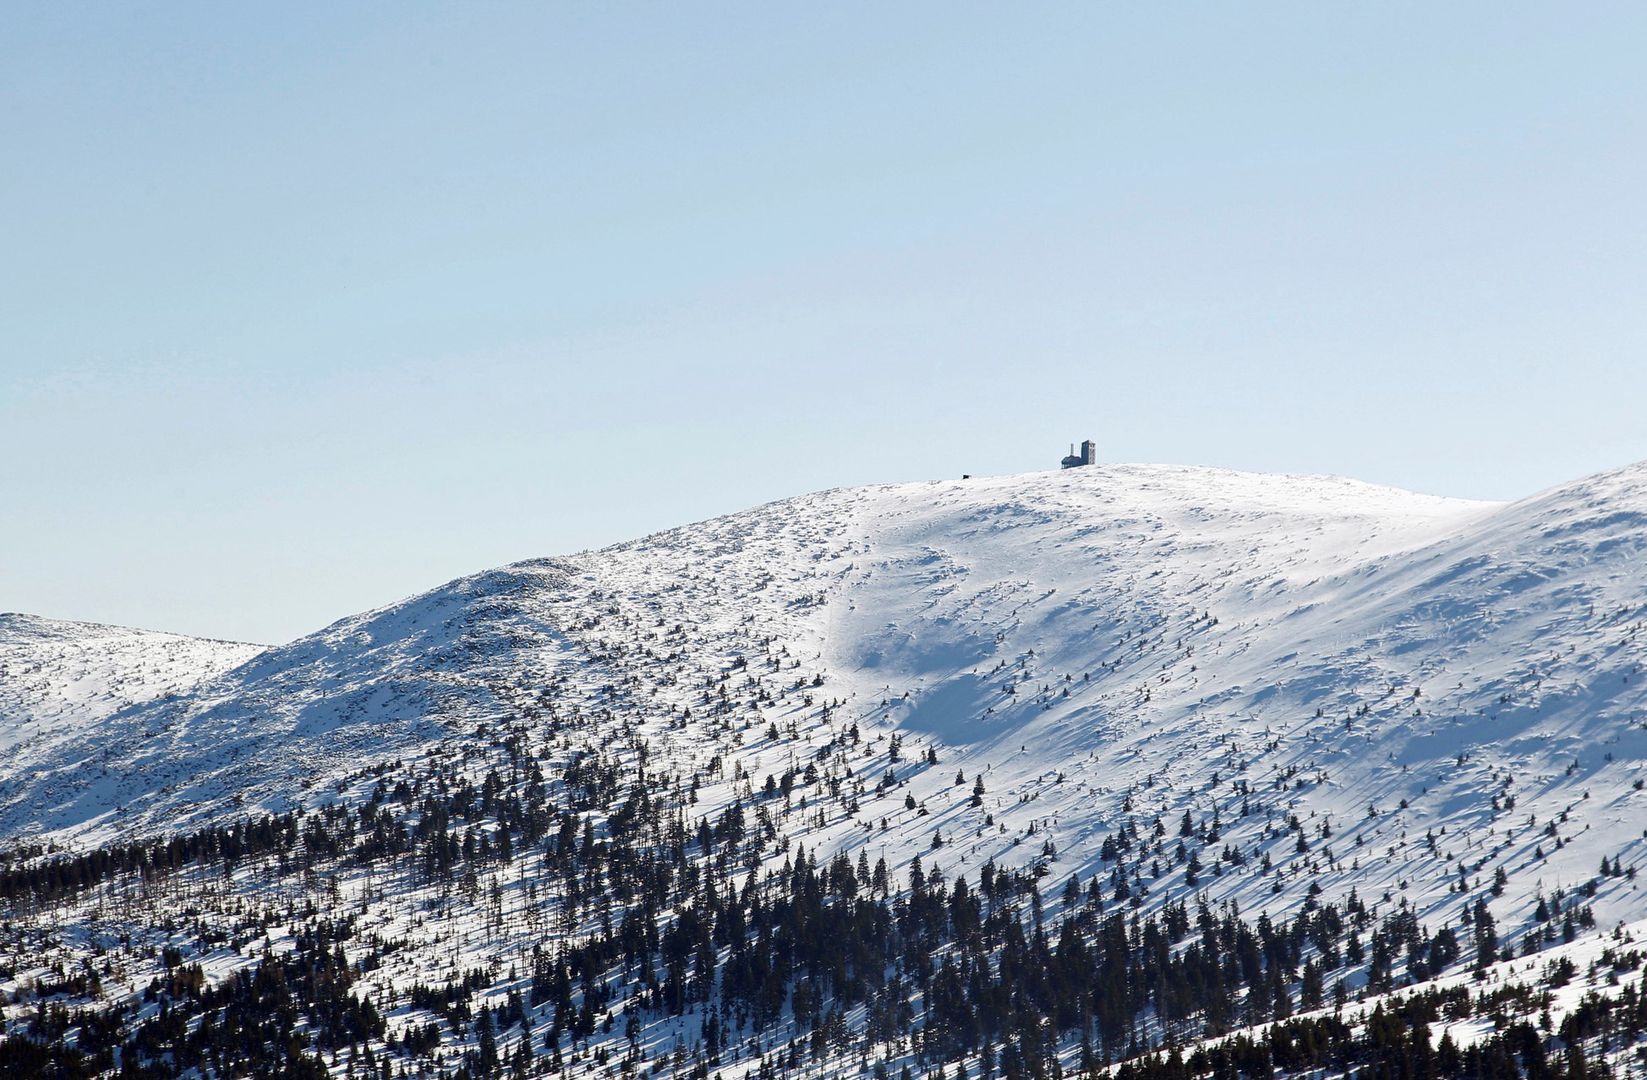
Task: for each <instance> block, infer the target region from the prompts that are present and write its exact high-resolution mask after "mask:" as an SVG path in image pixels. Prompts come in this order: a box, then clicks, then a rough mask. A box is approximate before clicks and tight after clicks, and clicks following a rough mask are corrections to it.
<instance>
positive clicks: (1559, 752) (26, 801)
mask: <svg viewBox="0 0 1647 1080" xmlns="http://www.w3.org/2000/svg"><path fill="white" fill-rule="evenodd" d="M1644 626H1647V463H1643V464H1638V465H1634V466H1629V467H1626V468H1623V469H1618V470H1615V471H1612V472H1608V473H1604V474H1600V475H1597V476H1593V477H1589V478H1586V479H1584V480H1581V481H1578V482H1576V483H1573V484H1569V485H1564V486H1562V487H1559V488H1555V489H1552V490H1550V491H1546V492H1542V493H1540V494H1538V495H1535V496H1533V497H1531V498H1528V499H1524V500H1521V501H1519V502H1515V503H1510V504H1497V503H1481V502H1471V501H1463V500H1456V499H1444V498H1436V497H1431V496H1424V495H1415V494H1411V493H1407V492H1403V491H1397V490H1393V489H1389V488H1383V487H1375V486H1371V485H1367V484H1362V483H1357V482H1353V481H1348V480H1342V479H1336V478H1323V477H1296V476H1267V475H1256V474H1247V473H1235V472H1228V471H1222V470H1216V469H1207V468H1190V467H1175V466H1142V465H1118V466H1096V467H1083V468H1076V469H1070V470H1067V471H1061V472H1056V473H1038V474H1030V475H1024V476H1012V477H999V478H974V479H966V480H960V481H938V482H929V483H916V484H900V485H889V486H881V487H871V488H858V489H850V490H837V491H828V492H822V493H818V494H814V495H807V496H802V497H799V498H795V499H789V500H785V501H782V502H777V503H772V504H769V505H766V506H762V507H758V508H755V509H753V510H750V511H747V512H744V513H741V514H736V515H732V516H729V517H724V518H718V519H715V520H712V521H707V522H702V523H698V524H694V525H690V526H685V527H682V528H679V529H674V530H671V531H668V532H665V533H660V534H657V535H654V536H650V537H646V538H644V539H641V540H637V541H634V542H632V543H627V544H621V545H618V546H615V547H612V548H608V549H604V550H601V551H595V552H586V553H582V554H577V555H570V556H565V557H560V558H554V559H545V560H539V561H531V562H526V563H520V564H516V565H513V566H509V567H504V568H501V569H498V570H492V571H487V572H484V573H481V574H477V575H475V576H473V577H468V578H463V579H460V580H458V581H455V582H451V583H449V584H447V585H444V586H441V587H440V588H437V589H435V590H433V591H431V592H429V593H426V594H424V595H422V596H418V597H414V598H412V599H410V600H407V601H404V602H402V603H399V604H395V605H391V606H389V607H386V608H383V609H380V610H377V611H373V612H368V613H366V614H363V615H359V616H354V617H351V618H347V619H344V620H342V621H340V622H338V623H335V624H333V625H332V626H330V627H327V628H326V629H324V630H322V631H320V632H318V633H316V634H313V635H311V636H309V637H306V638H303V639H300V640H298V641H295V642H293V643H291V644H289V645H285V646H280V647H276V648H269V649H260V648H258V647H255V646H246V645H237V644H230V643H222V642H201V641H195V640H192V639H186V638H177V637H173V636H170V635H160V634H146V633H139V632H134V631H116V630H110V629H108V628H101V627H91V626H85V625H82V624H64V623H49V622H46V621H44V620H37V619H32V618H29V617H25V616H5V617H3V619H0V748H3V749H4V751H5V752H4V754H0V836H4V837H9V838H10V840H11V841H12V842H14V843H24V842H27V843H28V844H31V845H32V844H41V843H44V844H47V845H49V846H51V847H53V848H56V849H63V850H76V851H85V850H89V849H91V848H92V847H94V846H96V845H98V844H104V843H110V842H115V841H126V840H130V839H133V838H138V837H150V836H158V835H163V834H174V833H180V832H182V831H185V830H193V829H199V828H203V827H206V826H208V825H213V824H223V823H227V822H233V821H237V820H242V819H246V818H248V817H249V816H252V815H257V814H261V813H265V812H276V813H281V812H286V811H288V810H291V809H294V808H308V809H311V810H312V809H317V808H322V807H325V806H328V805H335V806H358V805H360V804H361V803H362V802H365V801H368V800H374V799H376V798H379V797H381V796H380V795H379V796H373V795H372V794H371V793H372V792H373V791H374V790H377V791H379V792H380V793H381V790H382V788H383V786H384V784H385V783H386V782H393V780H394V779H395V778H396V777H417V776H419V775H425V776H427V775H430V774H431V771H432V770H436V769H445V768H456V769H457V770H458V771H459V772H463V771H464V768H465V766H464V765H463V764H460V763H468V762H470V761H471V760H473V766H472V769H471V770H470V771H472V772H473V774H474V775H473V779H474V782H475V783H476V784H477V785H478V784H479V783H480V780H481V777H482V776H483V775H484V774H485V772H486V770H488V769H493V770H495V769H496V768H498V764H497V763H498V761H499V760H500V759H499V758H498V754H499V753H501V751H500V750H499V747H501V746H503V745H504V744H505V742H506V741H507V734H508V733H510V732H515V733H517V734H520V735H521V736H522V737H523V738H529V739H541V740H542V751H541V753H540V758H541V761H542V763H543V765H544V766H545V767H547V768H548V769H549V770H550V779H551V780H552V779H553V774H554V770H555V769H556V768H563V767H566V766H567V765H568V764H569V763H572V762H575V761H577V760H579V755H580V754H582V753H586V752H605V753H612V754H616V755H618V757H619V758H621V759H622V760H623V761H624V762H626V763H627V764H626V765H625V766H624V767H625V768H639V767H641V766H642V765H643V764H644V768H645V770H646V772H647V773H649V774H651V775H656V776H661V777H664V778H671V779H672V781H673V783H674V784H675V785H676V786H677V787H678V786H679V785H682V784H684V782H685V780H686V779H687V778H690V780H691V803H690V805H691V806H692V807H693V808H694V809H693V813H694V814H696V815H713V814H714V813H715V812H717V811H718V810H719V809H721V808H725V807H729V806H732V805H734V804H740V805H741V804H742V803H745V802H748V801H750V800H756V801H758V800H760V799H761V798H763V797H765V798H771V797H773V796H772V795H771V791H772V787H771V785H770V784H768V783H767V780H768V778H773V783H777V782H778V781H780V780H781V781H782V788H783V791H782V805H783V807H784V810H783V813H782V814H781V815H779V817H780V818H781V827H779V825H777V824H775V825H774V826H773V829H772V834H771V835H772V837H773V838H774V839H775V840H777V841H778V842H776V843H773V844H771V845H769V849H768V852H767V859H768V865H769V867H770V868H776V867H777V866H778V865H779V864H780V863H784V862H786V861H787V859H788V858H790V857H791V853H792V851H793V850H794V847H795V845H800V846H801V847H803V848H804V849H805V850H806V851H808V852H809V853H812V854H814V855H816V856H817V857H818V858H820V859H823V860H827V859H828V858H830V857H831V856H833V855H834V854H836V853H838V852H844V853H845V854H846V855H847V856H848V857H849V858H851V859H856V858H858V857H859V855H860V854H867V855H868V856H869V857H870V858H871V859H877V858H880V859H885V860H886V862H887V863H888V864H889V865H890V866H891V867H892V868H893V869H894V870H896V871H899V872H900V873H901V872H902V869H901V868H907V867H908V866H909V865H911V864H912V861H913V860H914V859H915V858H916V857H917V856H920V857H922V858H924V859H926V860H927V861H928V863H929V864H931V863H934V862H935V863H940V864H941V865H942V868H943V871H944V872H946V873H947V874H949V875H951V876H952V877H954V876H961V875H968V876H970V875H974V874H976V873H977V872H978V871H979V870H980V868H982V867H984V866H985V865H986V864H990V865H992V866H994V867H1017V868H1023V869H1025V870H1027V871H1029V872H1031V873H1032V874H1039V875H1046V876H1051V877H1052V879H1053V880H1054V881H1060V882H1061V881H1063V880H1064V879H1066V878H1068V877H1070V876H1072V875H1073V876H1075V877H1076V878H1078V879H1081V880H1085V879H1087V878H1090V877H1092V876H1093V875H1094V874H1101V873H1105V872H1107V868H1108V866H1109V864H1110V862H1111V860H1112V859H1113V858H1114V854H1113V845H1114V843H1115V841H1116V838H1117V837H1118V836H1120V837H1121V839H1122V840H1123V841H1124V840H1125V833H1126V830H1127V829H1128V828H1129V827H1131V828H1133V829H1134V830H1135V831H1136V829H1137V827H1138V824H1139V823H1145V825H1146V829H1147V827H1148V826H1149V824H1150V823H1164V825H1165V826H1166V830H1167V831H1166V836H1165V838H1164V840H1162V841H1160V842H1158V843H1157V845H1156V846H1157V848H1158V852H1159V853H1158V854H1156V855H1155V856H1154V858H1153V864H1154V865H1153V874H1151V873H1149V870H1150V869H1151V867H1150V863H1149V861H1148V860H1146V861H1143V862H1141V863H1140V865H1139V866H1138V867H1136V868H1135V873H1137V875H1138V880H1139V881H1140V882H1143V883H1144V884H1145V887H1146V888H1145V891H1146V892H1147V893H1148V894H1149V895H1150V896H1151V897H1152V899H1151V901H1150V904H1152V905H1153V904H1155V903H1156V902H1158V901H1164V900H1166V899H1170V898H1172V897H1175V896H1176V897H1187V896H1200V897H1203V898H1205V899H1206V900H1207V902H1209V903H1212V904H1218V903H1220V902H1222V901H1226V900H1233V901H1235V902H1236V903H1237V904H1238V906H1239V910H1241V911H1244V912H1248V913H1254V914H1256V913H1258V912H1271V913H1274V914H1275V915H1276V916H1277V917H1281V916H1285V915H1286V914H1287V913H1289V912H1295V911H1297V910H1298V909H1299V906H1300V905H1301V904H1302V903H1304V901H1305V899H1306V896H1308V897H1310V898H1313V897H1316V896H1320V897H1323V898H1324V899H1326V900H1335V899H1343V898H1345V897H1347V896H1349V895H1350V894H1351V893H1352V890H1353V892H1354V893H1355V894H1356V895H1358V896H1359V897H1360V898H1362V899H1363V900H1365V901H1366V902H1367V904H1368V905H1369V906H1370V908H1371V909H1372V913H1373V915H1374V916H1378V915H1380V914H1383V913H1388V912H1390V911H1393V910H1396V909H1397V908H1400V907H1403V906H1405V907H1406V908H1408V909H1410V910H1412V911H1413V912H1414V913H1416V915H1417V916H1418V918H1420V919H1422V920H1427V921H1429V922H1431V923H1434V924H1435V925H1443V924H1448V923H1451V922H1452V921H1453V920H1456V919H1459V918H1460V917H1463V916H1464V913H1465V911H1466V908H1467V906H1468V905H1469V904H1470V903H1472V902H1473V901H1474V900H1475V899H1476V898H1477V897H1479V896H1480V895H1481V894H1482V891H1483V890H1490V892H1491V895H1492V896H1493V900H1492V909H1493V914H1494V916H1495V917H1496V918H1497V919H1498V925H1499V928H1500V930H1501V931H1504V932H1506V933H1507V934H1509V933H1513V934H1516V935H1519V934H1520V933H1521V932H1523V931H1524V930H1526V929H1528V928H1530V927H1534V926H1535V917H1534V912H1535V908H1537V907H1539V906H1540V904H1541V901H1543V900H1545V899H1547V898H1549V897H1551V896H1552V895H1566V894H1571V893H1572V892H1573V891H1574V890H1577V889H1580V888H1583V889H1585V897H1586V903H1587V904H1588V906H1589V909H1590V911H1591V912H1593V915H1594V917H1595V919H1596V921H1597V922H1598V923H1599V924H1600V925H1601V926H1604V927H1611V926H1613V925H1614V924H1616V923H1618V922H1620V921H1622V920H1634V919H1641V918H1643V917H1647V895H1644V894H1643V892H1642V891H1641V890H1640V888H1639V887H1638V885H1637V883H1636V880H1635V875H1634V870H1635V869H1636V868H1637V867H1638V866H1640V865H1641V864H1642V863H1643V861H1644V860H1647V791H1643V790H1642V781H1643V778H1644V777H1647V673H1644V671H1643V661H1644V660H1647V634H1644V633H1643V627H1644ZM642 744H644V751H641V752H640V755H639V757H636V756H634V754H629V756H624V754H625V751H622V750H621V749H620V748H623V747H637V746H640V745H642ZM509 753H510V755H511V758H510V760H511V761H514V760H515V759H514V757H513V755H515V754H516V750H515V749H511V750H510V751H509ZM516 766H517V767H518V761H516ZM763 789H764V791H765V795H764V796H763ZM791 789H793V795H794V796H795V797H798V798H800V799H801V802H800V804H799V805H798V806H796V805H792V803H791ZM809 799H810V801H808V800H809ZM1209 825H1210V826H1211V836H1212V840H1211V841H1210V842H1209V841H1208V840H1207V833H1208V826H1209ZM1156 831H1157V833H1158V834H1159V832H1160V826H1159V825H1157V826H1156ZM1181 831H1182V836H1184V837H1186V838H1188V837H1191V836H1192V835H1193V836H1194V837H1195V839H1196V841H1197V842H1198V845H1197V854H1198V857H1197V858H1195V859H1194V860H1191V861H1189V862H1186V860H1185V857H1184V851H1185V849H1184V847H1183V845H1182V844H1181V843H1178V841H1179V839H1180V835H1181ZM1106 844H1108V845H1110V850H1108V851H1106ZM1174 844H1177V846H1178V854H1177V856H1176V857H1174V856H1173V854H1172V847H1173V845H1174ZM1604 860H1605V863H1606V865H1607V866H1608V867H1609V868H1610V870H1609V872H1608V873H1606V874H1602V875H1600V877H1599V878H1598V867H1601V866H1602V865H1603V863H1604ZM1260 865H1261V866H1262V867H1263V869H1262V871H1261V872H1260V871H1259V870H1257V867H1259V866H1260ZM1197 867H1199V870H1197ZM515 885H516V886H517V887H518V888H520V889H522V890H524V889H525V888H526V885H525V883H523V882H521V881H519V880H516V881H515ZM369 889H370V886H368V894H369ZM510 895H511V897H512V896H513V894H512V893H511V894H510ZM518 902H519V904H520V905H521V906H523V907H524V906H525V905H526V904H527V903H528V901H527V900H525V899H524V892H523V893H522V897H521V898H520V899H519V901H518ZM499 903H500V904H501V905H503V906H509V905H510V904H514V903H516V901H515V900H514V899H501V900H499ZM383 917H384V919H385V920H391V918H392V917H391V916H390V915H388V914H385V915H384V916H383ZM395 927H399V928H400V929H401V930H404V925H403V924H402V923H394V922H391V921H385V922H384V923H383V924H382V926H380V927H379V929H380V930H381V931H382V932H384V933H388V932H389V931H390V930H391V929H392V928H395ZM523 933H524V931H523ZM523 940H524V939H521V940H516V941H513V942H512V943H511V942H507V941H506V942H495V941H494V942H489V943H488V944H487V945H486V946H485V949H492V950H494V951H493V952H492V953H487V954H486V955H488V956H491V957H492V958H493V959H494V961H499V962H501V960H502V959H503V958H504V957H506V956H508V955H511V954H510V953H509V950H510V949H511V948H516V949H518V948H523V947H524V945H523V944H522V941H523ZM470 944H471V946H472V947H473V948H474V949H475V950H476V955H475V959H477V960H478V959H479V957H480V954H481V952H483V951H484V949H483V948H482V947H481V946H479V945H475V944H473V943H470ZM432 947H433V946H429V947H428V948H432ZM404 955H406V956H407V957H408V958H409V959H408V960H407V964H408V965H409V967H408V969H407V970H408V971H422V970H424V969H426V968H428V967H429V966H430V965H431V964H433V963H434V962H435V961H434V959H433V954H431V953H428V952H427V950H426V951H425V953H423V954H420V953H419V952H418V950H417V949H412V950H410V951H409V952H408V953H407V954H404ZM394 977H395V978H398V979H402V980H404V979H405V978H409V977H410V976H409V975H408V974H407V972H406V971H402V972H401V973H399V974H398V975H396V976H394ZM385 978H386V979H388V976H385ZM385 985H390V982H386V983H385Z"/></svg>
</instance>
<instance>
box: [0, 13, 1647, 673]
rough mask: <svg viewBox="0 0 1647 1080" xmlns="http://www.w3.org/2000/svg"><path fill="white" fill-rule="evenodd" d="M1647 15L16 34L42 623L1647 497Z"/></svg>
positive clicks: (17, 326)
mask: <svg viewBox="0 0 1647 1080" xmlns="http://www.w3.org/2000/svg"><path fill="white" fill-rule="evenodd" d="M1644 49H1647V6H1643V5H1641V4H1636V3H1629V4H1617V5H1605V4H1584V3H1574V4H1560V5H1556V4H1538V5H1530V4H1529V5H1524V4H1516V3H1502V2H1495V3H1481V4H1472V3H1453V4H1430V3H1424V4H1401V3H1383V4H1376V5H1373V4H1368V5H1344V4H1320V3H1315V2H1311V3H1302V4H1279V3H1277V4H1263V3H1260V4H1241V5H1234V4H1216V5H1215V4H1197V3H1191V4H1184V5H1171V6H1169V7H1163V6H1161V5H1145V4H1133V5H1110V4H1099V3H1078V4H1067V5H1065V4H1026V5H1016V4H1014V5H1002V4H974V3H943V4H938V3H897V4H887V3H873V4H850V3H842V4H815V5H800V4H770V3H759V4H756V3H748V4H742V3H710V4H661V3H657V4H637V3H623V2H619V3H610V4H580V3H565V4H541V3H530V4H518V5H517V4H501V3H500V4H492V3H487V4H461V5H460V4H452V5H427V6H425V5H416V4H409V3H393V4H382V5H374V4H367V3H358V4H347V5H341V4H318V3H296V2H294V3H285V4H269V5H261V6H247V5H222V4H216V3H201V4H191V3H184V2H170V3H166V4H152V3H144V4H122V3H116V2H110V3H103V4H96V5H44V4H40V5H23V4H15V5H11V6H9V7H8V8H7V10H6V11H5V12H4V14H3V15H0V610H14V611H28V612H32V613H36V614H41V615H47V616H51V617H57V618H73V619H88V620H96V621H105V622H115V623H120V624H125V625H138V626H144V627H150V628H155V629H166V630H173V631H179V632H185V633H194V634H201V635H206V636H213V637H226V638H235V639H241V640H252V641H263V642H280V641H285V640H289V639H291V638H293V637H296V636H298V635H300V634H303V633H307V632H309V631H312V630H315V629H318V628H319V627H321V626H323V625H325V624H327V623H329V622H331V621H332V620H334V619H336V618H340V617H342V616H344V615H347V614H350V613H352V612H355V611H359V610H363V609H366V608H371V607H375V606H379V605H382V604H386V603H390V602H393V601H395V600H398V599H400V598H401V597H404V596H407V595H410V594H413V593H416V592H420V591H422V590H424V589H427V588H430V587H433V586H434V585H437V584H439V583H440V582H442V581H444V580H447V579H450V578H452V577H455V576H458V575H460V574H464V573H469V572H473V571H476V570H479V569H483V568H485V567H489V566H494V565H499V564H502V563H505V562H509V561H512V560H516V559H522V558H528V557H534V556H541V555H552V554H561V553H567V552H572V551H577V550H580V549H584V548H589V547H595V546H600V545H604V544H607V543H611V542H616V541H619V540H623V539H628V538H632V537H635V536H639V535H643V534H645V533H648V532H651V531H655V530H657V529H661V528H667V527H671V526H674V525H678V524H682V523H685V522H688V521H693V520H699V519H702V518H706V517H710V516H713V515H716V514H719V513H724V512H730V511H734V510H738V509H742V508H745V507H747V506H750V505H754V504H757V503H761V502H765V501H768V500H771V499H777V498H782V497H785V496H788V495H793V494H799V493H802V492H806V491H811V490H817V489H820V488H828V487H835V486H840V485H852V484H864V483H876V482H883V481H902V480H917V479H924V478H932V477H953V476H958V475H960V474H961V473H990V474H997V473H1015V472H1027V471H1031V470H1038V469H1045V468H1051V467H1054V466H1055V465H1056V464H1057V461H1058V459H1059V458H1060V457H1062V455H1063V454H1064V453H1065V452H1066V450H1067V448H1068V444H1069V442H1071V441H1072V440H1078V439H1082V438H1088V437H1090V438H1093V439H1095V440H1096V441H1097V443H1098V447H1099V456H1100V459H1101V460H1106V461H1126V462H1177V463H1193V464H1206V465H1216V466H1225V467H1230V468H1241V469H1258V470H1265V471H1281V472H1299V473H1333V474H1340V475H1347V476H1352V477H1356V478H1358V479H1363V480H1368V481H1373V482H1378V483H1387V484H1394V485H1397V486H1401V487H1406V488H1411V489H1415V490H1419V491H1426V492H1434V493H1438V494H1448V495H1459V496H1469V497H1477V498H1491V499H1513V498H1517V497H1521V496H1523V495H1527V494H1531V493H1532V492H1534V491H1537V490H1539V489H1541V488H1544V487H1548V486H1550V485H1553V484H1557V483H1561V482H1563V481H1566V480H1570V479H1574V478H1576V477H1579V476H1582V475H1584V474H1587V473H1590V472H1594V471H1597V470H1600V469H1605V468H1609V467H1613V466H1617V465H1623V464H1626V463H1629V462H1633V461H1637V460H1640V459H1643V458H1647V303H1643V300H1644V298H1647V214H1644V211H1643V192H1647V65H1644V64H1642V63H1641V55H1642V52H1643V50H1644Z"/></svg>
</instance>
